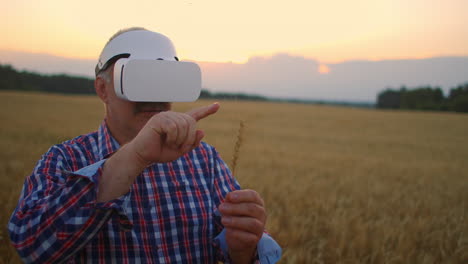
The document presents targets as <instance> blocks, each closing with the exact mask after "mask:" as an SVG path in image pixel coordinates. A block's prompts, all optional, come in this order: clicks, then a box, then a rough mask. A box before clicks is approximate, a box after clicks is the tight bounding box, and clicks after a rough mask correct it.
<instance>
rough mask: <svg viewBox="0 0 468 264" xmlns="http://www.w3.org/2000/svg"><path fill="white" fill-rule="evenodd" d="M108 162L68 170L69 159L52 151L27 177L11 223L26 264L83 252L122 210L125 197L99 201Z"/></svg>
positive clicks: (57, 149)
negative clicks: (101, 175) (98, 191)
mask: <svg viewBox="0 0 468 264" xmlns="http://www.w3.org/2000/svg"><path fill="white" fill-rule="evenodd" d="M104 163H105V160H101V161H98V162H96V163H94V164H91V165H89V166H87V167H83V168H81V169H80V170H77V171H74V172H72V171H69V170H68V169H69V166H68V164H67V162H66V158H65V155H64V154H63V153H62V151H61V149H60V148H58V147H57V146H54V147H52V148H51V149H50V150H49V151H48V152H47V153H46V154H45V155H44V156H43V157H42V159H41V160H40V161H39V162H38V164H37V165H36V167H35V169H34V171H33V173H32V174H31V175H30V176H29V177H28V178H26V180H25V183H24V185H23V190H22V192H21V196H20V199H19V202H18V205H17V207H16V209H15V211H14V212H13V214H12V216H11V218H10V221H9V223H8V231H9V233H10V239H11V241H12V244H13V246H14V247H15V248H16V249H17V251H18V253H19V256H20V257H21V258H22V260H23V261H24V262H25V263H32V262H34V263H50V262H61V261H64V260H66V259H68V258H69V257H70V256H73V255H74V254H76V253H77V252H78V251H79V250H81V249H82V248H83V247H84V246H85V245H86V244H87V243H88V242H89V241H90V240H91V239H92V238H93V237H94V236H95V235H96V234H97V232H98V231H99V230H100V229H101V228H102V227H103V226H104V224H105V223H107V221H108V220H109V219H110V218H111V217H112V215H115V213H117V215H119V214H120V213H121V212H122V209H121V205H122V203H123V201H124V197H121V198H118V199H115V200H112V201H109V202H105V203H97V202H96V197H97V186H98V184H97V183H98V179H99V175H100V174H101V173H102V166H103V164H104Z"/></svg>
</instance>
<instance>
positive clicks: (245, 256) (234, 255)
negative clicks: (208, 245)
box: [229, 248, 256, 264]
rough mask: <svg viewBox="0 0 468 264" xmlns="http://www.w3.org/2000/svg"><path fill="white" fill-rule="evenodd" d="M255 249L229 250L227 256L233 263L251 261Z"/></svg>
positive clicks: (245, 263) (239, 263) (243, 263)
mask: <svg viewBox="0 0 468 264" xmlns="http://www.w3.org/2000/svg"><path fill="white" fill-rule="evenodd" d="M255 250H256V248H253V249H252V250H246V251H242V252H234V251H232V250H229V257H230V259H231V261H232V263H233V264H247V263H253V259H254V254H255Z"/></svg>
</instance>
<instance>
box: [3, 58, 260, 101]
mask: <svg viewBox="0 0 468 264" xmlns="http://www.w3.org/2000/svg"><path fill="white" fill-rule="evenodd" d="M0 90H20V91H38V92H52V93H62V94H95V93H96V92H95V90H94V80H93V79H90V78H86V77H76V76H69V75H65V74H58V75H42V74H38V73H33V72H28V71H17V70H16V69H14V68H13V67H11V66H10V65H0ZM200 98H209V99H225V100H254V101H267V100H268V99H267V98H266V97H263V96H260V95H250V94H244V93H212V92H210V91H208V90H202V91H201V94H200Z"/></svg>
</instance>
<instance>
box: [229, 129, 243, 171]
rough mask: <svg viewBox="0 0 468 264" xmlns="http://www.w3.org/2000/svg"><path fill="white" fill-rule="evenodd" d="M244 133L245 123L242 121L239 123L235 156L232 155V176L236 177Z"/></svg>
mask: <svg viewBox="0 0 468 264" xmlns="http://www.w3.org/2000/svg"><path fill="white" fill-rule="evenodd" d="M243 133H244V121H243V120H241V121H240V122H239V131H238V132H237V141H236V144H235V145H234V154H233V155H232V163H231V172H232V175H236V174H235V171H236V166H237V160H238V159H239V152H240V148H241V146H242V140H243Z"/></svg>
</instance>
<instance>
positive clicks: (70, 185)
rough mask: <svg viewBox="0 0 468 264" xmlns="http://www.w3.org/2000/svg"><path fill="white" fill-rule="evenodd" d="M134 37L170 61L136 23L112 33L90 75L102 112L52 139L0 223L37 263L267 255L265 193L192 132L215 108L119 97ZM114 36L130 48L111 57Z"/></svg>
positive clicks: (271, 245) (237, 259) (239, 259)
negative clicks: (120, 64) (119, 73)
mask: <svg viewBox="0 0 468 264" xmlns="http://www.w3.org/2000/svg"><path fill="white" fill-rule="evenodd" d="M119 41H120V42H119ZM142 41H143V42H145V45H146V46H148V45H147V44H151V45H149V46H150V47H151V50H150V51H149V52H150V53H151V54H153V53H154V54H153V55H154V56H157V58H151V59H158V60H171V61H177V60H178V59H177V57H176V56H175V51H173V47H172V43H171V42H170V40H169V39H168V38H167V37H165V36H163V35H161V34H158V33H155V32H151V31H147V30H145V29H142V28H132V29H129V30H124V31H119V32H118V33H117V34H116V35H114V36H113V37H112V38H111V39H110V40H109V42H108V43H107V44H106V46H105V47H104V49H103V52H102V53H101V56H100V60H99V62H98V65H97V66H96V80H95V82H94V84H95V88H96V93H97V95H98V96H99V98H100V99H101V100H102V101H103V103H104V104H105V109H106V116H105V119H104V121H103V123H102V124H101V126H100V127H99V130H98V131H96V132H93V133H90V134H87V135H82V136H79V137H77V138H74V139H72V140H69V141H67V142H64V143H62V144H59V145H55V146H53V147H51V148H50V149H49V151H48V152H47V153H46V154H45V155H43V157H42V159H41V160H40V161H39V162H38V164H37V166H36V167H35V169H34V171H33V173H32V175H30V176H29V177H28V178H27V179H26V181H25V184H24V187H23V191H22V193H21V197H20V200H19V203H18V206H17V208H16V210H15V211H14V213H13V215H12V217H11V219H10V223H9V225H8V228H9V231H10V238H11V240H12V243H13V245H14V246H15V247H16V248H17V250H18V252H19V255H20V256H21V258H22V259H23V261H25V262H34V263H55V262H67V263H83V262H86V263H88V262H89V263H107V262H109V263H213V262H217V261H223V262H232V263H251V262H254V261H256V260H260V261H261V262H265V263H274V262H276V261H277V260H278V259H279V256H280V254H281V249H280V248H279V246H278V245H277V244H276V242H275V241H274V240H272V239H271V237H269V236H268V235H267V234H265V233H264V226H265V221H266V213H265V209H264V204H263V200H262V199H261V197H260V196H259V195H258V193H256V192H255V191H253V190H241V189H240V186H239V184H238V183H237V181H236V180H235V179H234V178H233V177H232V175H231V173H230V171H229V169H228V168H227V166H226V164H225V163H224V162H223V161H222V160H221V158H220V157H219V155H218V153H217V152H216V150H215V149H214V148H213V147H211V146H209V145H208V144H206V143H204V142H202V141H201V140H202V138H203V136H204V134H203V131H200V130H197V128H196V124H197V121H199V120H201V119H203V118H206V117H208V116H210V115H212V114H215V113H216V112H217V111H218V109H219V107H220V106H219V105H218V104H212V105H209V106H205V107H201V108H197V109H193V110H191V111H189V112H187V113H177V112H172V111H170V110H171V103H166V102H132V101H129V100H125V99H122V96H121V95H120V96H118V95H117V94H116V90H115V87H114V76H113V74H114V65H115V63H116V61H117V60H118V59H120V58H132V56H133V57H135V56H137V54H138V52H140V45H141V42H142ZM116 42H119V43H120V44H119V45H122V43H124V48H125V49H126V48H128V52H123V53H122V52H121V53H118V54H113V53H112V52H114V53H115V51H113V49H114V48H115V46H116V45H117V44H115V43H116ZM147 42H148V43H147ZM153 42H154V43H153ZM113 47H114V48H113ZM141 49H143V48H141ZM172 53H173V54H172ZM106 54H107V55H106ZM109 54H110V55H109ZM111 55H112V56H111ZM153 55H152V56H153ZM106 56H107V57H106ZM126 88H127V89H132V87H126ZM122 91H123V90H122Z"/></svg>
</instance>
